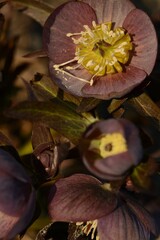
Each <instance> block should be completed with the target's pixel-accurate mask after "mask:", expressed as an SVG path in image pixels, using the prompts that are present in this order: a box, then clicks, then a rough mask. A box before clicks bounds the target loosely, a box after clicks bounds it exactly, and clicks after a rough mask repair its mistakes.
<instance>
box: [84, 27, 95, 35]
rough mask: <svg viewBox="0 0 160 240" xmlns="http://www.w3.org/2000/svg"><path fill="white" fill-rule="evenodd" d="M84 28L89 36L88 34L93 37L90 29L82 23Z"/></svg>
mask: <svg viewBox="0 0 160 240" xmlns="http://www.w3.org/2000/svg"><path fill="white" fill-rule="evenodd" d="M84 28H85V29H86V31H87V33H88V34H89V36H90V37H91V38H93V37H94V34H93V32H92V30H91V29H90V28H89V27H88V26H87V25H84Z"/></svg>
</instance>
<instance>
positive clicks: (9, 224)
mask: <svg viewBox="0 0 160 240" xmlns="http://www.w3.org/2000/svg"><path fill="white" fill-rule="evenodd" d="M0 193H1V194H0V238H1V239H2V238H3V239H12V238H13V237H15V235H16V234H17V233H20V232H21V231H22V230H24V229H25V228H26V227H27V225H28V223H29V222H30V221H31V219H32V217H33V214H34V209H35V192H34V190H33V188H32V186H31V181H30V178H29V177H28V175H27V173H26V171H25V170H24V169H23V167H22V166H21V165H20V164H19V163H18V162H17V161H16V160H15V159H14V158H13V157H12V155H10V154H9V153H8V152H7V151H5V150H3V149H0Z"/></svg>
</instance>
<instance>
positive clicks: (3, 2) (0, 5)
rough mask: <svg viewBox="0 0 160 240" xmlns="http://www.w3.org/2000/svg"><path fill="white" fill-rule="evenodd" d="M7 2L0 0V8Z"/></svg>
mask: <svg viewBox="0 0 160 240" xmlns="http://www.w3.org/2000/svg"><path fill="white" fill-rule="evenodd" d="M7 2H8V1H2V2H0V8H2V7H3V6H4V5H6V3H7Z"/></svg>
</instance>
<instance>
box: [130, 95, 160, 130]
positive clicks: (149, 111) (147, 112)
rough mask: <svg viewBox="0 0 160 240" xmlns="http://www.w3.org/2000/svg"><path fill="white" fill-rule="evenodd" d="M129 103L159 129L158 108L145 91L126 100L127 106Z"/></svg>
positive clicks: (159, 115)
mask: <svg viewBox="0 0 160 240" xmlns="http://www.w3.org/2000/svg"><path fill="white" fill-rule="evenodd" d="M129 105H132V106H133V107H134V108H135V109H136V110H137V112H139V114H140V115H141V116H144V117H148V118H150V119H152V120H153V121H154V124H155V126H156V128H158V130H160V108H159V107H158V106H157V105H156V104H155V103H154V102H153V100H152V99H151V98H150V97H149V96H148V95H147V94H146V93H142V94H141V95H139V96H138V97H134V98H131V99H130V100H128V101H127V102H126V106H127V107H128V106H129Z"/></svg>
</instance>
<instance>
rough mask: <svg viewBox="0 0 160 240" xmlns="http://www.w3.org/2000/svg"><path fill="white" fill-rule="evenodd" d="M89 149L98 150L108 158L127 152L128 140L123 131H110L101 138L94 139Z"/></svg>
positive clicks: (103, 156) (102, 155)
mask: <svg viewBox="0 0 160 240" xmlns="http://www.w3.org/2000/svg"><path fill="white" fill-rule="evenodd" d="M89 150H92V151H95V152H97V150H98V153H99V154H100V156H101V157H102V158H106V157H110V156H114V155H117V154H120V153H123V152H126V151H127V142H126V139H125V138H124V137H123V135H122V134H121V133H109V134H106V135H104V136H102V137H101V138H100V139H96V140H92V141H91V144H90V147H89Z"/></svg>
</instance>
